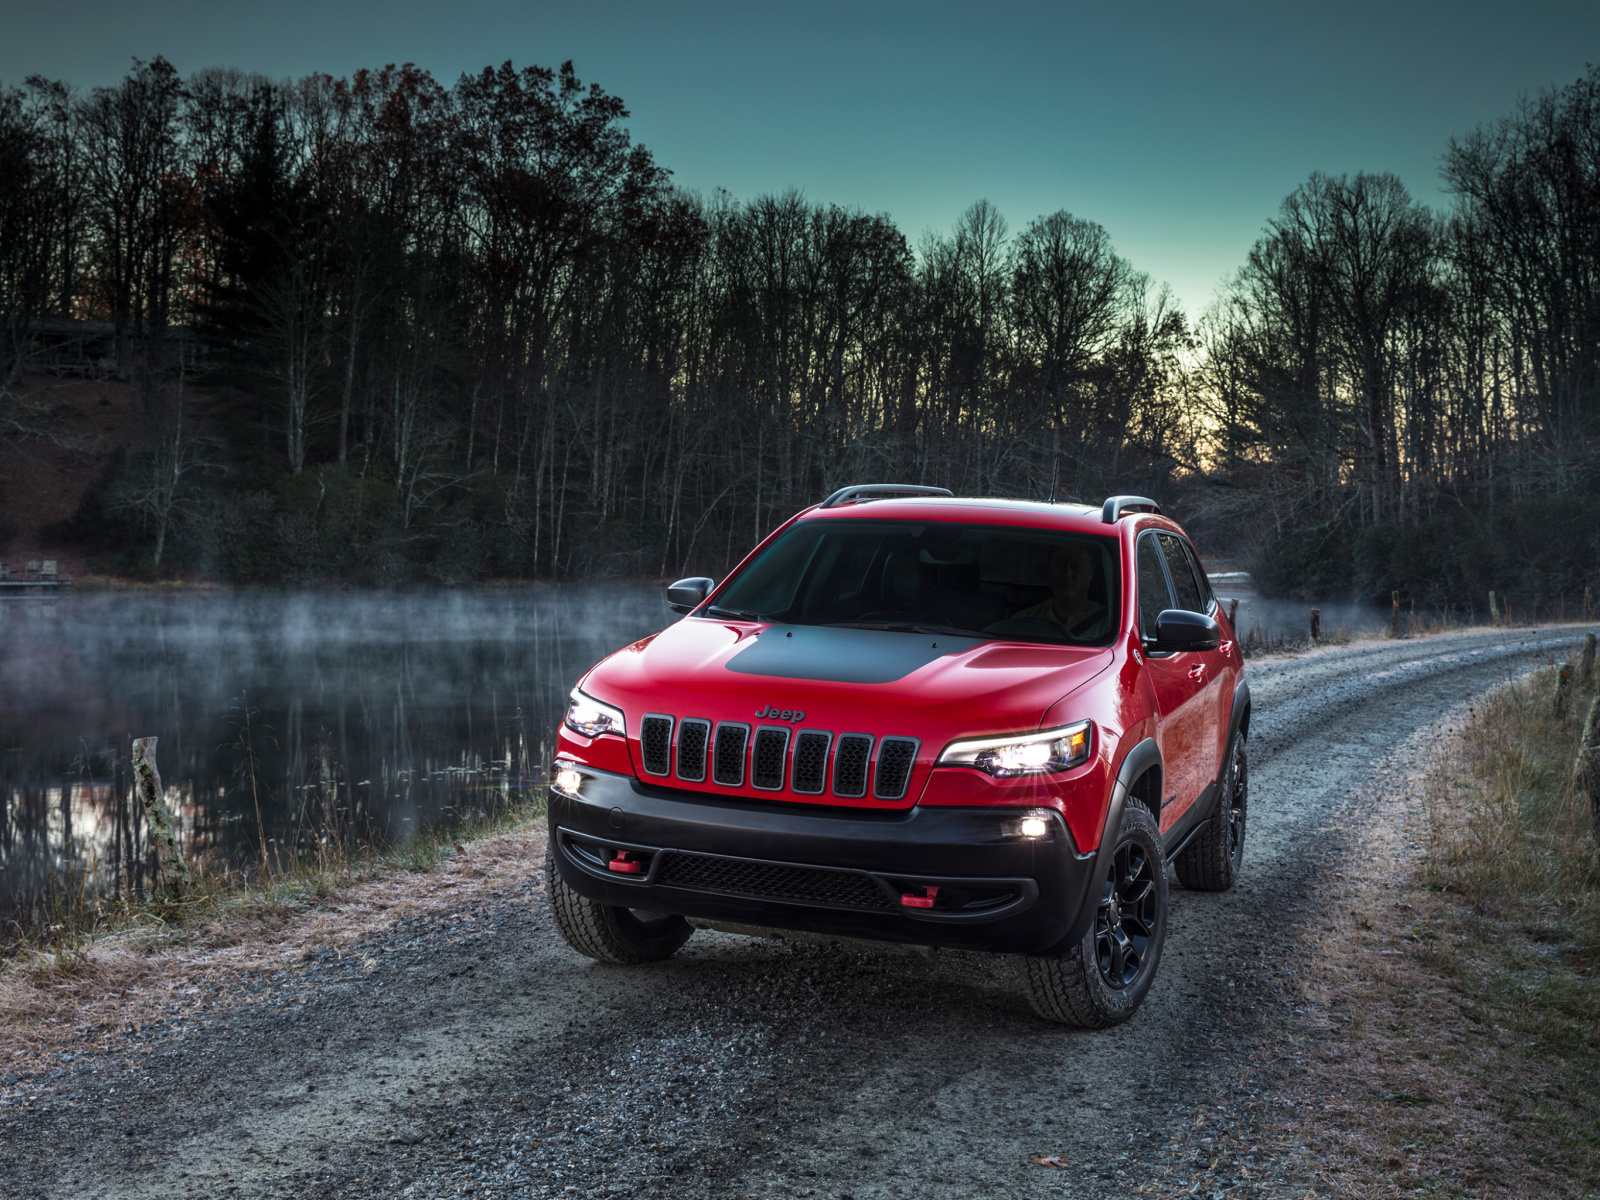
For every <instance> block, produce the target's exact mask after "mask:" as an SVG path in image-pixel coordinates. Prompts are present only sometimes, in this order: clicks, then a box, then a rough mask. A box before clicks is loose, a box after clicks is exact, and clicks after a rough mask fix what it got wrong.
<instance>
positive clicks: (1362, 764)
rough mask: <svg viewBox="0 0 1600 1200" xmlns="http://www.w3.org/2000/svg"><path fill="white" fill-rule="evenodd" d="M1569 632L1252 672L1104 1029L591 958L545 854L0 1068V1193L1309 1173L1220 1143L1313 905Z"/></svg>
mask: <svg viewBox="0 0 1600 1200" xmlns="http://www.w3.org/2000/svg"><path fill="white" fill-rule="evenodd" d="M1572 637H1573V634H1572V632H1571V631H1551V630H1543V631H1535V632H1512V633H1497V634H1488V635H1485V634H1476V635H1464V636H1458V637H1443V638H1435V639H1429V640H1425V641H1416V642H1402V643H1398V644H1393V643H1380V644H1375V645H1367V646H1358V647H1354V648H1351V649H1348V650H1343V651H1334V652H1324V653H1318V654H1315V655H1308V656H1305V657H1302V658H1295V659H1283V660H1277V661H1268V662H1265V663H1259V664H1253V665H1252V667H1251V670H1250V678H1251V685H1252V689H1253V693H1254V702H1255V716H1254V721H1253V737H1252V764H1251V766H1252V773H1253V777H1254V778H1253V785H1252V815H1251V830H1250V845H1249V849H1248V852H1247V861H1246V882H1245V883H1244V884H1242V885H1241V887H1240V888H1239V889H1238V890H1236V891H1235V892H1232V893H1229V894H1226V895H1222V896H1212V895H1203V894H1198V893H1190V892H1185V891H1183V890H1182V889H1181V888H1178V887H1176V886H1175V887H1174V892H1173V916H1172V933H1171V938H1170V941H1169V943H1168V946H1167V950H1166V953H1165V956H1164V958H1163V962H1162V968H1161V977H1160V978H1159V979H1158V980H1157V983H1156V986H1155V989H1154V991H1153V992H1152V993H1151V996H1150V999H1149V1001H1148V1002H1147V1003H1146V1005H1145V1007H1144V1010H1143V1011H1142V1012H1141V1013H1140V1015H1139V1016H1138V1017H1137V1018H1135V1019H1134V1020H1133V1021H1131V1022H1130V1023H1129V1024H1127V1025H1125V1026H1122V1027H1121V1028H1118V1029H1115V1030H1112V1031H1110V1032H1107V1033H1099V1034H1078V1033H1071V1032H1066V1031H1063V1030H1060V1029H1058V1028H1055V1027H1052V1026H1049V1025H1045V1024H1043V1023H1042V1022H1040V1021H1038V1020H1037V1019H1036V1018H1035V1017H1034V1016H1033V1015H1032V1013H1031V1012H1030V1010H1029V1009H1028V1006H1027V1004H1026V1002H1025V1001H1024V1000H1023V998H1022V995H1021V992H1020V989H1019V987H1018V985H1017V982H1016V980H1015V977H1014V974H1013V972H1014V966H1013V964H1011V963H1010V962H1008V961H1007V960H1003V959H998V958H992V957H987V956H979V955H964V954H948V953H947V954H943V955H940V956H939V957H938V958H936V959H932V960H929V959H926V958H922V957H920V956H916V955H912V954H908V953H902V952H897V951H894V950H888V949H885V950H882V951H876V950H869V951H863V950H861V949H859V948H844V947H827V946H812V945H796V944H791V943H773V942H767V941H758V940H753V939H748V938H740V937H735V936H731V935H726V934H717V933H708V932H701V933H698V934H696V936H695V937H694V938H693V939H692V940H691V941H690V943H689V945H688V946H687V947H685V949H684V951H683V953H682V954H681V955H680V956H679V957H678V958H677V959H675V960H673V961H671V962H668V963H664V964H660V965H657V966H653V967H649V968H644V969H634V970H619V969H613V968H607V967H602V966H597V965H595V964H593V963H590V962H588V961H587V960H584V959H581V958H579V957H578V956H577V955H575V954H573V953H572V952H570V951H569V950H567V949H566V947H565V946H564V945H563V944H562V943H561V941H560V939H559V937H558V936H557V935H556V933H555V931H554V928H553V926H552V924H551V921H550V917H549V914H548V911H547V910H546V907H545V905H544V902H543V897H542V891H541V889H540V886H539V883H538V881H537V880H536V879H535V878H534V872H533V870H532V868H531V867H530V870H529V873H528V877H527V878H526V880H525V881H524V882H522V883H520V884H518V885H514V886H511V887H507V888H505V889H502V890H501V891H500V892H499V893H498V894H494V895H490V896H487V897H482V898H480V899H479V900H478V901H476V902H474V903H471V904H468V905H464V906H462V907H460V908H459V909H457V910H455V911H454V912H452V913H451V914H450V916H449V918H448V919H444V918H441V917H440V916H439V915H438V914H437V913H430V914H428V915H425V916H420V917H415V918H408V919H406V920H402V921H400V922H399V923H398V924H396V925H394V926H393V927H392V928H391V929H389V930H388V931H386V932H385V933H383V934H380V935H374V936H372V937H370V938H368V939H367V940H366V941H365V942H364V943H362V944H361V945H360V946H358V947H356V949H355V952H354V953H350V952H346V953H341V954H337V955H336V954H335V953H334V952H332V951H329V952H328V954H327V955H326V956H324V957H322V958H319V959H315V960H313V961H311V962H309V963H308V964H306V965H304V966H303V967H301V968H299V969H292V970H284V971H279V972H277V973H276V974H268V975H261V976H258V977H256V978H255V980H254V986H253V987H252V988H251V989H249V992H248V994H245V995H240V994H238V993H235V992H229V993H227V994H224V993H223V992H221V991H220V989H219V990H218V991H217V992H216V993H215V994H214V996H210V997H208V996H202V997H200V1001H201V1003H200V1006H199V1008H198V1009H196V1010H192V1011H193V1015H191V1016H189V1017H187V1018H185V1019H182V1020H179V1021H175V1022H169V1023H165V1024H156V1025H152V1026H147V1027H146V1028H145V1029H144V1030H143V1031H142V1032H139V1033H137V1034H132V1035H129V1036H126V1037H124V1038H122V1039H120V1040H121V1043H122V1048H120V1049H118V1050H117V1051H116V1052H114V1053H104V1054H98V1055H95V1056H93V1057H88V1058H84V1057H79V1058H75V1059H72V1060H65V1061H63V1062H62V1063H61V1065H60V1066H59V1067H57V1068H54V1069H52V1070H51V1071H49V1072H46V1073H45V1074H43V1075H33V1076H28V1077H24V1078H20V1079H17V1078H10V1079H9V1086H3V1084H4V1083H5V1082H6V1081H7V1079H8V1077H5V1076H3V1075H0V1196H7V1195H14V1196H27V1197H52V1198H54V1197H58V1196H64V1197H80V1196H91V1195H92V1196H97V1197H145V1196H149V1197H154V1196H162V1197H165V1196H190V1195H193V1196H248V1197H256V1196H273V1197H276V1196H285V1197H287V1196H305V1195H332V1196H351V1197H366V1196H411V1197H436V1196H449V1197H455V1196H462V1195H468V1194H470V1195H474V1196H528V1195H532V1196H541V1195H547V1194H549V1195H581V1196H607V1195H618V1196H662V1197H700V1196H706V1197H718V1198H721V1197H733V1196H752V1197H756V1196H759V1197H790V1196H812V1195H815V1196H818V1197H821V1196H828V1197H839V1196H841V1195H843V1196H850V1197H853V1198H854V1200H867V1198H869V1197H872V1198H878V1197H884V1198H898V1197H907V1198H911V1197H915V1198H917V1200H926V1198H943V1197H950V1198H957V1197H961V1198H965V1197H989V1196H1000V1195H1005V1196H1023V1197H1034V1196H1057V1195H1072V1196H1105V1197H1114V1196H1131V1195H1135V1194H1139V1193H1141V1192H1142V1193H1145V1194H1151V1193H1154V1194H1159V1195H1177V1194H1191V1189H1192V1188H1194V1187H1195V1184H1196V1183H1203V1186H1204V1189H1205V1191H1204V1192H1200V1191H1199V1189H1195V1191H1196V1193H1197V1194H1210V1195H1215V1194H1217V1193H1219V1192H1220V1193H1222V1194H1225V1195H1228V1196H1239V1195H1262V1196H1265V1195H1285V1196H1288V1195H1293V1196H1295V1197H1297V1198H1298V1197H1301V1196H1304V1195H1305V1194H1306V1187H1307V1182H1308V1181H1309V1180H1310V1178H1311V1175H1312V1170H1311V1167H1312V1164H1310V1163H1309V1162H1308V1161H1307V1158H1306V1156H1307V1155H1309V1154H1310V1153H1311V1152H1310V1151H1308V1150H1306V1149H1305V1148H1304V1147H1301V1148H1299V1149H1298V1150H1297V1149H1295V1148H1294V1147H1289V1148H1288V1149H1282V1148H1279V1149H1277V1150H1274V1151H1273V1152H1272V1153H1270V1154H1267V1153H1265V1152H1263V1153H1262V1154H1259V1155H1257V1156H1256V1157H1257V1160H1258V1161H1254V1162H1251V1161H1249V1158H1248V1157H1245V1158H1243V1159H1238V1158H1234V1157H1231V1156H1225V1157H1224V1158H1223V1159H1222V1160H1221V1161H1218V1160H1217V1151H1218V1149H1219V1148H1220V1147H1223V1146H1229V1147H1233V1146H1240V1145H1242V1144H1243V1143H1241V1142H1240V1140H1239V1139H1240V1138H1241V1137H1244V1138H1246V1139H1247V1138H1248V1134H1249V1129H1250V1121H1251V1119H1252V1118H1251V1116H1250V1113H1251V1111H1252V1109H1251V1107H1250V1106H1251V1101H1252V1099H1253V1096H1252V1093H1253V1092H1254V1091H1256V1090H1257V1089H1256V1088H1254V1087H1253V1086H1252V1084H1251V1082H1250V1077H1249V1075H1248V1073H1247V1072H1242V1071H1241V1070H1240V1068H1241V1066H1242V1064H1244V1063H1245V1061H1246V1059H1247V1058H1249V1056H1250V1055H1251V1054H1252V1053H1253V1052H1255V1051H1256V1050H1259V1049H1260V1048H1261V1047H1263V1046H1265V1045H1268V1044H1270V1043H1271V1042H1272V1039H1274V1037H1275V1036H1276V1035H1277V1034H1278V1033H1279V1031H1280V1030H1281V1029H1282V1028H1283V1024H1284V1022H1285V1021H1286V1019H1288V1018H1290V1017H1292V1015H1293V1005H1294V1004H1295V1003H1296V1001H1295V997H1296V995H1297V994H1298V992H1297V989H1296V986H1295V984H1296V979H1297V977H1298V975H1299V973H1300V972H1301V971H1303V969H1304V967H1305V965H1306V963H1307V961H1308V959H1307V956H1308V955H1310V954H1311V953H1313V951H1314V947H1315V938H1314V936H1313V935H1314V932H1315V931H1316V929H1317V928H1319V916H1318V914H1317V913H1316V912H1315V911H1314V910H1313V908H1312V906H1311V905H1310V904H1308V897H1310V896H1312V895H1313V894H1314V892H1315V890H1316V888H1317V885H1318V883H1319V881H1320V880H1323V879H1325V878H1327V877H1328V876H1329V875H1330V874H1337V873H1338V872H1340V871H1341V869H1342V864H1343V863H1344V862H1345V861H1346V858H1347V856H1349V855H1350V854H1351V853H1352V851H1353V850H1354V849H1356V848H1358V847H1359V846H1360V845H1361V841H1362V834H1363V827H1364V824H1365V823H1366V822H1368V821H1369V820H1370V819H1371V815H1372V814H1371V803H1372V801H1371V799H1370V792H1369V791H1368V790H1367V789H1366V787H1365V784H1366V783H1367V782H1368V781H1369V777H1370V776H1371V773H1372V770H1373V766H1372V764H1374V763H1376V762H1378V761H1379V760H1380V759H1382V758H1383V757H1384V756H1385V755H1386V754H1388V753H1389V752H1390V751H1392V750H1394V749H1395V748H1397V747H1399V746H1401V745H1402V744H1403V743H1404V742H1405V740H1406V739H1407V738H1408V737H1409V736H1411V735H1412V734H1413V733H1414V732H1415V731H1416V730H1417V729H1418V728H1420V727H1421V726H1423V725H1425V724H1427V723H1428V722H1430V721H1432V720H1434V719H1436V718H1438V717H1439V716H1440V715H1441V714H1443V713H1444V712H1446V711H1447V710H1448V709H1450V708H1451V707H1452V706H1453V705H1455V704H1457V703H1458V702H1460V701H1461V700H1462V699H1463V698H1465V697H1467V696H1469V695H1472V694H1474V693H1476V692H1478V691H1481V690H1483V689H1485V688H1487V687H1489V686H1490V685H1492V684H1494V683H1496V682H1498V681H1500V680H1502V679H1504V678H1506V677H1507V676H1508V675H1509V674H1512V673H1516V672H1520V671H1522V670H1524V669H1526V668H1527V667H1530V666H1532V665H1533V664H1534V662H1535V661H1537V660H1538V659H1539V658H1541V657H1543V656H1545V655H1548V654H1549V653H1551V652H1554V651H1556V650H1558V649H1560V650H1563V651H1564V649H1565V647H1566V646H1568V645H1569V644H1570V642H1571V640H1572ZM191 999H193V998H191ZM0 1070H3V1068H0ZM1245 1151H1246V1154H1248V1146H1247V1145H1245ZM1048 1155H1055V1156H1059V1157H1060V1158H1062V1159H1065V1160H1067V1162H1068V1164H1069V1165H1068V1166H1067V1167H1066V1168H1065V1169H1051V1168H1047V1167H1042V1166H1040V1165H1038V1164H1037V1163H1036V1162H1035V1161H1034V1159H1035V1157H1042V1156H1048Z"/></svg>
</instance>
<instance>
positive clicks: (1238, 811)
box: [1172, 729, 1250, 892]
mask: <svg viewBox="0 0 1600 1200" xmlns="http://www.w3.org/2000/svg"><path fill="white" fill-rule="evenodd" d="M1221 784H1222V786H1221V787H1220V788H1219V789H1218V790H1217V808H1216V811H1215V812H1213V813H1212V814H1211V823H1210V824H1209V825H1207V826H1206V827H1205V828H1204V829H1202V830H1201V831H1200V832H1199V833H1198V834H1196V835H1195V839H1194V841H1192V842H1190V843H1189V844H1188V845H1187V846H1185V847H1184V850H1183V853H1182V854H1180V855H1178V857H1177V858H1176V859H1174V860H1173V863H1172V866H1173V869H1174V870H1175V871H1176V872H1177V874H1178V880H1179V882H1181V883H1182V884H1183V886H1184V887H1186V888H1190V889H1192V890H1194V891H1197V892H1225V891H1227V890H1228V889H1229V888H1231V887H1232V886H1233V885H1234V883H1235V881H1236V880H1238V878H1239V871H1240V869H1241V868H1242V867H1243V866H1244V821H1245V817H1246V815H1247V814H1248V812H1249V804H1250V758H1249V754H1248V753H1247V751H1246V747H1245V732H1244V730H1243V729H1241V730H1239V731H1238V732H1237V733H1235V734H1234V735H1233V737H1232V738H1231V739H1229V741H1228V758H1227V761H1226V763H1225V764H1224V766H1223V769H1222V779H1221Z"/></svg>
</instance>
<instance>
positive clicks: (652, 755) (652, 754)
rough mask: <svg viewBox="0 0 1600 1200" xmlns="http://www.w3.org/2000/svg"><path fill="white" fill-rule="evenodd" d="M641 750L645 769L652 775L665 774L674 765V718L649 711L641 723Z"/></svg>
mask: <svg viewBox="0 0 1600 1200" xmlns="http://www.w3.org/2000/svg"><path fill="white" fill-rule="evenodd" d="M639 752H640V754H641V755H642V756H643V757H644V769H645V770H646V771H648V772H650V774H652V775H665V774H666V773H667V772H668V770H670V769H671V767H672V718H671V717H663V716H661V715H660V714H659V713H649V714H647V715H646V716H645V718H644V720H643V721H641V722H640V723H639Z"/></svg>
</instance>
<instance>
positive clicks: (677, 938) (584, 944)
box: [544, 858, 694, 966]
mask: <svg viewBox="0 0 1600 1200" xmlns="http://www.w3.org/2000/svg"><path fill="white" fill-rule="evenodd" d="M544 886H545V893H546V894H547V895H548V896H549V897H550V912H551V914H552V915H553V916H554V917H555V919H556V928H557V929H559V930H560V931H561V936H562V937H564V938H566V940H567V945H569V946H571V947H572V948H573V949H574V950H576V951H577V952H578V953H579V954H586V955H588V956H589V957H590V958H592V959H595V960H596V961H598V962H603V963H616V964H618V965H620V966H636V965H638V964H639V963H647V962H660V961H661V960H662V959H664V958H671V957H672V956H673V955H674V954H676V953H677V952H678V948H679V947H680V946H682V945H683V944H684V943H685V942H687V941H688V940H689V935H690V934H691V933H693V932H694V929H693V928H692V927H691V926H690V924H689V922H687V921H685V920H684V919H683V918H682V917H679V916H674V915H663V916H662V917H660V918H659V919H657V920H649V921H641V920H640V919H639V918H638V917H636V916H634V914H633V912H632V910H630V909H626V908H618V907H615V906H613V905H610V904H601V903H600V902H599V901H597V900H590V899H589V898H588V897H587V896H583V895H580V894H579V893H577V892H575V891H574V890H573V889H572V888H571V887H570V886H568V884H567V881H566V880H565V879H562V878H561V872H560V871H559V870H558V869H557V867H556V864H555V863H554V862H552V861H550V859H549V858H546V860H545V864H544Z"/></svg>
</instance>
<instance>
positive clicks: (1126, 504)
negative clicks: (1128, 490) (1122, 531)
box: [1100, 496, 1161, 525]
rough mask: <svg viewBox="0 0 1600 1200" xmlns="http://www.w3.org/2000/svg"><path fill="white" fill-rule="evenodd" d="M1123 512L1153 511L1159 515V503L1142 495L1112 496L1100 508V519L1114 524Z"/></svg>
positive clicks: (1108, 523)
mask: <svg viewBox="0 0 1600 1200" xmlns="http://www.w3.org/2000/svg"><path fill="white" fill-rule="evenodd" d="M1123 513H1155V514H1156V515H1157V516H1160V515H1161V505H1159V504H1157V503H1156V502H1155V501H1154V500H1146V499H1145V498H1144V497H1143V496H1112V497H1110V498H1109V499H1107V500H1106V502H1105V504H1104V506H1103V507H1102V508H1101V509H1100V519H1101V520H1102V521H1104V522H1105V523H1106V524H1107V525H1114V524H1116V522H1117V518H1118V517H1120V516H1122V514H1123Z"/></svg>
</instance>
